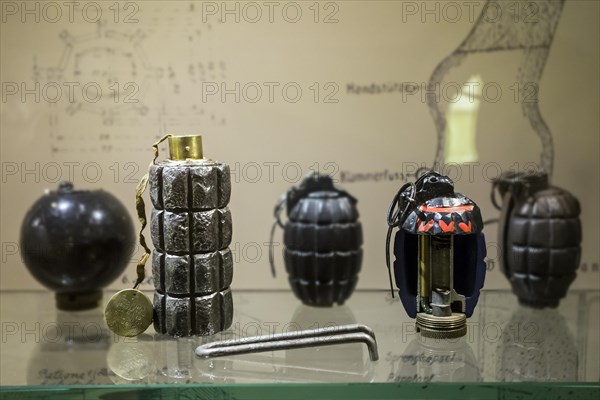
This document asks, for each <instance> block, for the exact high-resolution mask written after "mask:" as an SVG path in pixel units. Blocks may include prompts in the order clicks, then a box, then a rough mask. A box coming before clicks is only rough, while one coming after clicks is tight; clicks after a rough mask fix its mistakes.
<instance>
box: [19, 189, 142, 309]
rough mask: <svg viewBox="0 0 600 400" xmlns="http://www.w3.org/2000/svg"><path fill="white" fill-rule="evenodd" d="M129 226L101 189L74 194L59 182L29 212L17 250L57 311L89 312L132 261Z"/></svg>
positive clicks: (122, 211)
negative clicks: (50, 293) (54, 296)
mask: <svg viewBox="0 0 600 400" xmlns="http://www.w3.org/2000/svg"><path fill="white" fill-rule="evenodd" d="M134 243H135V237H134V230H133V222H132V221H131V218H130V216H129V213H128V211H127V209H126V208H125V207H124V206H123V204H121V202H120V201H119V200H118V199H117V198H116V197H114V196H113V195H111V194H110V193H108V192H106V191H104V190H95V191H88V190H75V189H74V188H73V184H71V183H70V182H62V183H61V184H60V186H59V188H58V190H56V191H50V192H48V193H46V194H45V195H44V196H42V197H41V198H40V199H39V200H38V201H36V202H35V204H34V205H33V206H32V207H31V208H30V209H29V211H28V212H27V214H26V215H25V218H24V219H23V223H22V226H21V238H20V249H21V256H22V258H23V261H24V263H25V265H26V266H27V268H28V269H29V271H30V272H31V274H32V275H33V276H34V277H35V278H36V279H37V280H38V281H39V282H40V283H42V284H43V285H44V286H46V287H48V288H50V289H52V290H54V291H56V292H57V293H59V294H60V295H59V296H58V297H57V306H58V307H59V308H62V309H83V308H93V307H96V306H97V305H98V303H99V300H100V298H101V296H98V292H99V290H100V289H102V288H103V287H105V286H107V285H109V284H110V283H111V282H112V281H114V280H115V279H117V278H118V277H119V276H120V275H121V273H122V272H123V270H124V269H125V267H126V266H127V263H128V262H129V260H130V259H131V254H132V251H133V247H134Z"/></svg>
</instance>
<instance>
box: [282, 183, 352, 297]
mask: <svg viewBox="0 0 600 400" xmlns="http://www.w3.org/2000/svg"><path fill="white" fill-rule="evenodd" d="M356 203H357V201H356V199H355V198H354V197H352V196H351V195H349V194H348V193H347V192H345V191H344V190H341V189H339V188H337V187H335V186H334V184H333V181H332V179H331V178H330V177H329V176H326V175H320V174H317V173H314V174H310V175H308V176H307V177H306V178H304V180H303V181H302V183H301V184H300V185H299V186H298V187H292V188H290V190H288V192H287V193H286V194H285V195H283V196H282V198H281V200H280V202H279V203H278V205H277V206H276V207H275V222H274V224H273V229H272V230H271V252H270V262H271V268H272V272H273V275H275V267H274V261H273V234H274V231H275V227H276V226H277V225H279V226H280V227H282V228H283V229H284V235H283V242H284V243H283V244H284V249H283V254H284V260H285V268H286V270H287V273H288V280H289V282H290V285H291V287H292V290H293V292H294V294H295V295H296V297H298V298H299V299H300V300H301V301H302V302H303V303H304V304H306V305H310V306H332V305H333V304H334V303H337V304H340V305H341V304H343V303H344V302H345V301H346V300H347V299H348V298H349V297H350V295H351V294H352V292H353V291H354V288H355V287H356V283H357V282H358V273H359V271H360V267H361V263H362V248H361V246H362V242H363V237H362V226H361V224H360V222H359V221H358V210H357V208H356ZM283 208H287V216H288V222H287V223H286V224H285V225H284V224H282V223H281V220H280V218H279V216H280V213H281V211H282V210H283Z"/></svg>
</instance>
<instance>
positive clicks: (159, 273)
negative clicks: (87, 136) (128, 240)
mask: <svg viewBox="0 0 600 400" xmlns="http://www.w3.org/2000/svg"><path fill="white" fill-rule="evenodd" d="M169 145H170V146H171V142H169ZM186 149H187V147H186ZM171 154H173V152H171ZM149 183H150V198H151V201H152V204H153V210H152V215H151V221H150V230H151V236H152V243H153V245H154V248H155V249H154V251H153V254H152V272H153V277H154V287H155V295H154V328H155V330H156V331H157V332H159V333H165V334H169V335H172V336H191V335H213V334H215V333H217V332H219V331H221V330H223V329H227V328H228V327H229V326H230V325H231V321H232V317H233V302H232V296H231V290H230V289H229V286H230V285H231V282H232V278H233V258H232V256H231V251H230V250H229V248H228V246H229V244H230V243H231V238H232V220H231V212H230V211H229V208H228V207H227V204H228V202H229V198H230V194H231V182H230V174H229V167H228V166H227V165H225V164H221V163H216V162H212V161H209V160H205V159H200V160H194V159H185V160H177V161H173V160H168V161H165V162H161V163H158V164H155V165H153V166H152V167H151V168H150V174H149Z"/></svg>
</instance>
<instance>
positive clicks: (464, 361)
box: [386, 335, 482, 382]
mask: <svg viewBox="0 0 600 400" xmlns="http://www.w3.org/2000/svg"><path fill="white" fill-rule="evenodd" d="M386 359H387V361H388V362H390V364H391V371H390V374H389V376H388V382H472V381H480V380H482V378H481V373H480V370H479V366H478V364H477V359H476V358H475V354H474V353H473V349H472V348H471V346H470V345H469V344H468V343H467V338H466V336H463V337H461V338H458V339H432V338H425V337H423V336H421V335H418V336H417V337H415V338H414V339H413V340H412V341H411V342H410V343H409V344H408V346H407V347H406V350H405V351H404V353H403V354H402V355H396V354H393V353H390V354H388V356H387V358H386Z"/></svg>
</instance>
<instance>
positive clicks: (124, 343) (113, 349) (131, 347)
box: [106, 334, 154, 384]
mask: <svg viewBox="0 0 600 400" xmlns="http://www.w3.org/2000/svg"><path fill="white" fill-rule="evenodd" d="M152 340H153V339H152V336H150V335H148V334H142V335H140V336H138V337H135V338H118V340H116V341H115V343H113V344H112V345H111V346H110V348H109V349H108V352H107V353H106V363H107V365H108V368H110V370H111V371H112V372H113V374H114V376H113V382H114V383H117V384H119V383H144V382H145V379H146V378H148V376H149V375H150V374H152V373H153V372H154V370H153V368H154V343H153V342H152Z"/></svg>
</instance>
